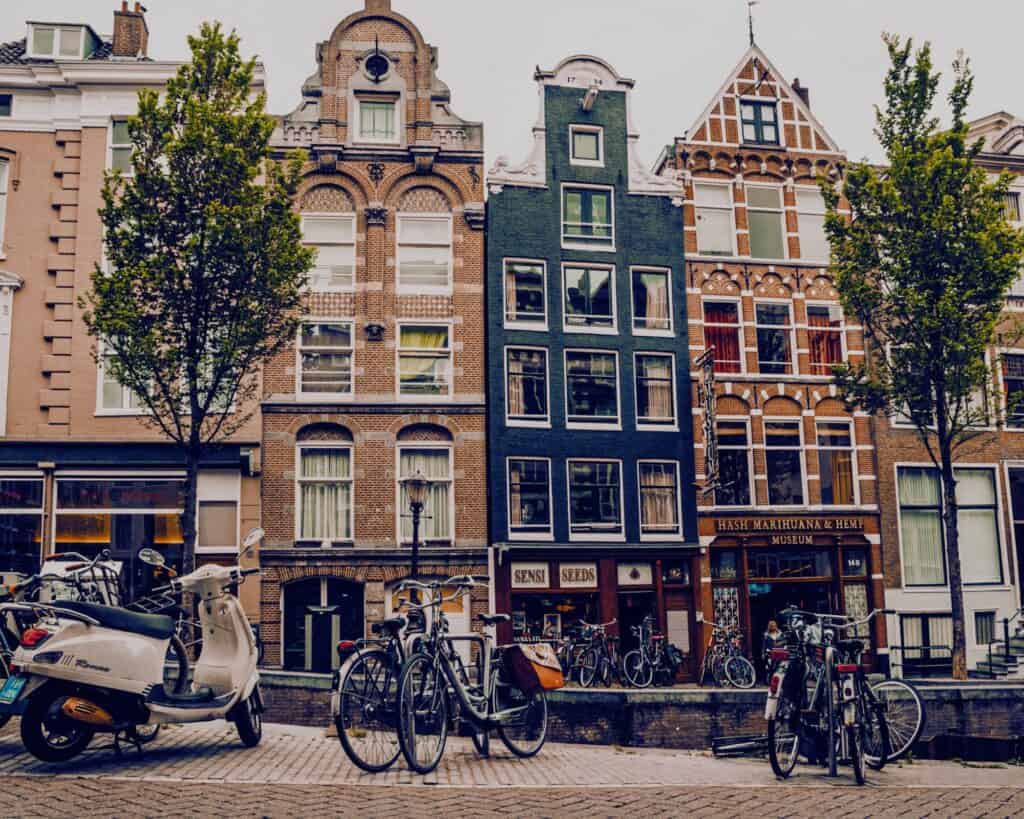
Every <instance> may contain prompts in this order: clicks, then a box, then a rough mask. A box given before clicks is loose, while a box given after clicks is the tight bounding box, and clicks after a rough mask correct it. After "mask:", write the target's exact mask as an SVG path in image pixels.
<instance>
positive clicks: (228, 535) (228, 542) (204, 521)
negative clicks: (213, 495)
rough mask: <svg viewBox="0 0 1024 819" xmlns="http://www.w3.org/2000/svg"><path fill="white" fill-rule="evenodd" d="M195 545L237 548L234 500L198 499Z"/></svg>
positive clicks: (211, 547) (203, 547)
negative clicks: (197, 528) (197, 525)
mask: <svg viewBox="0 0 1024 819" xmlns="http://www.w3.org/2000/svg"><path fill="white" fill-rule="evenodd" d="M196 545H197V546H198V547H199V548H201V549H220V550H224V551H236V550H237V549H238V503H237V502H236V501H202V500H201V501H199V532H198V536H197V541H196Z"/></svg>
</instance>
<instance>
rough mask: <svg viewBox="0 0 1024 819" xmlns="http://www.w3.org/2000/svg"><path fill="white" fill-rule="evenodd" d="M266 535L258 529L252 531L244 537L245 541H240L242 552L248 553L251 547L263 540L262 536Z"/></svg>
mask: <svg viewBox="0 0 1024 819" xmlns="http://www.w3.org/2000/svg"><path fill="white" fill-rule="evenodd" d="M265 534H266V532H264V531H263V530H262V529H260V528H259V527H257V528H255V529H253V530H252V531H251V532H249V534H247V535H246V536H245V540H243V541H242V551H243V552H248V551H249V550H250V549H251V548H252V547H253V546H255V545H256V544H257V543H259V542H260V541H261V540H263V536H264V535H265Z"/></svg>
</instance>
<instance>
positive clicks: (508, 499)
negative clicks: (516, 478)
mask: <svg viewBox="0 0 1024 819" xmlns="http://www.w3.org/2000/svg"><path fill="white" fill-rule="evenodd" d="M512 461H542V462H544V463H546V464H547V465H548V510H549V515H548V518H549V520H548V528H547V530H546V531H541V530H539V529H538V530H536V531H533V532H513V531H512ZM552 469H553V467H552V464H551V459H550V458H544V457H538V456H535V455H507V456H506V457H505V524H506V529H507V530H508V539H509V540H510V541H512V540H515V541H520V540H526V541H552V540H554V539H555V528H554V527H555V510H554V496H553V489H552V484H553V483H554V473H553V471H552Z"/></svg>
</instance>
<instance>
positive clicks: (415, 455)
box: [398, 447, 454, 543]
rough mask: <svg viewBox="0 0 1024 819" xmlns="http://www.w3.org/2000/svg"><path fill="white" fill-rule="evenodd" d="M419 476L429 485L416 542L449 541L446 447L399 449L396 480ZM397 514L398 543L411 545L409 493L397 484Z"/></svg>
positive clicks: (449, 478) (448, 454) (448, 453)
mask: <svg viewBox="0 0 1024 819" xmlns="http://www.w3.org/2000/svg"><path fill="white" fill-rule="evenodd" d="M417 472H419V473H420V474H421V475H423V477H424V478H426V479H427V480H429V481H430V488H429V490H428V492H427V501H426V503H425V504H424V505H423V515H422V517H421V518H420V538H421V540H422V541H423V542H424V543H429V542H430V541H451V540H452V537H453V534H452V531H453V530H452V514H453V512H454V510H453V506H452V465H451V450H450V449H448V448H447V447H444V448H441V447H422V448H421V447H415V448H414V447H400V448H399V450H398V478H399V481H401V479H403V478H411V477H413V476H415V475H416V473H417ZM399 514H400V515H401V521H402V523H401V529H402V542H403V543H411V542H412V518H411V516H410V515H409V491H408V490H407V489H406V488H405V487H404V486H402V484H401V483H399Z"/></svg>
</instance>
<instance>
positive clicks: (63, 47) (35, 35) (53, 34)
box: [29, 25, 84, 59]
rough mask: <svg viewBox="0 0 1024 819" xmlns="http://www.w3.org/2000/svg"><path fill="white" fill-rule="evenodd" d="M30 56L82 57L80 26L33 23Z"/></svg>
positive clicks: (81, 32) (81, 31) (81, 30)
mask: <svg viewBox="0 0 1024 819" xmlns="http://www.w3.org/2000/svg"><path fill="white" fill-rule="evenodd" d="M31 29H32V40H31V42H32V53H31V54H30V55H29V56H30V57H42V58H56V57H71V58H75V59H82V56H83V55H82V41H83V34H84V30H83V29H82V27H81V26H72V27H57V26H39V25H33V26H32V27H31Z"/></svg>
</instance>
